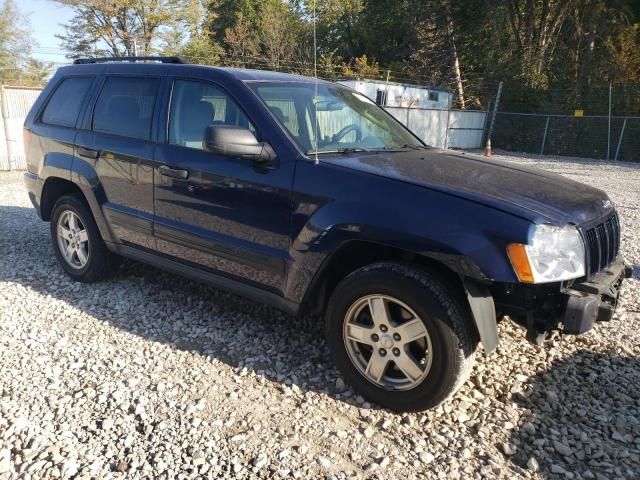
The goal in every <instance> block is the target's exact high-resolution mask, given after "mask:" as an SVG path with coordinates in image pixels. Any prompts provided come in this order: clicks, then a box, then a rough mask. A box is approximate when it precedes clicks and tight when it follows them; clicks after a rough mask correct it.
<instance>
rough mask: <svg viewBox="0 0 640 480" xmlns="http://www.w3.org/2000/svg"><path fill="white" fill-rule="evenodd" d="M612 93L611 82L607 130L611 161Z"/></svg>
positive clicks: (608, 150) (608, 151)
mask: <svg viewBox="0 0 640 480" xmlns="http://www.w3.org/2000/svg"><path fill="white" fill-rule="evenodd" d="M611 93H612V87H611V82H609V125H608V130H607V160H609V154H610V152H611Z"/></svg>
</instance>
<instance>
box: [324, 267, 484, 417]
mask: <svg viewBox="0 0 640 480" xmlns="http://www.w3.org/2000/svg"><path fill="white" fill-rule="evenodd" d="M383 305H384V308H381V306H383ZM373 311H376V312H379V313H378V314H377V315H373V314H372V312H373ZM380 312H383V313H380ZM374 317H375V318H376V319H377V322H376V320H374ZM414 317H417V318H414ZM471 320H472V319H471V318H470V313H469V312H468V309H467V308H465V307H464V306H463V305H462V304H461V303H460V300H459V296H458V295H456V294H455V293H454V292H453V291H452V290H451V289H450V288H449V287H447V285H446V284H445V282H443V281H441V280H440V279H438V277H436V276H435V275H432V274H429V273H427V272H424V271H422V270H418V269H415V268H412V267H409V266H406V265H402V264H397V263H386V262H385V263H377V264H372V265H369V266H366V267H363V268H361V269H359V270H357V271H355V272H353V273H352V274H350V275H349V276H347V277H346V278H345V279H344V280H342V282H340V284H339V285H338V286H337V287H336V289H335V291H334V292H333V294H332V296H331V299H330V301H329V305H328V308H327V313H326V323H325V325H326V338H327V342H328V345H329V349H330V351H331V354H332V356H333V359H334V361H335V363H336V366H337V367H338V369H339V370H340V372H341V373H342V375H343V376H344V377H345V379H346V380H347V381H348V382H349V383H350V384H351V386H353V388H354V389H355V390H356V391H357V392H358V393H360V394H361V395H363V396H364V397H366V398H368V399H370V400H372V401H374V402H375V403H377V404H378V405H381V406H383V407H386V408H389V409H391V410H395V411H419V410H426V409H429V408H433V407H435V406H437V405H439V404H440V403H442V402H444V401H445V400H446V399H447V398H449V397H450V396H451V395H453V394H454V393H455V392H456V391H457V390H458V389H459V388H460V386H462V384H463V383H464V382H465V381H466V380H467V378H468V376H469V373H470V371H471V367H472V366H473V357H474V351H475V347H476V345H477V340H476V336H475V335H474V330H473V327H472V323H471ZM385 322H386V323H389V325H385ZM363 328H364V330H363ZM382 328H386V330H385V331H383V330H381V329H382ZM369 335H371V336H369ZM402 335H404V339H403V338H402ZM390 337H391V338H390ZM354 338H355V339H357V340H354ZM411 338H416V340H414V341H412V342H411V343H405V342H408V341H409V339H411ZM392 339H393V340H392ZM361 342H362V343H361ZM382 350H384V352H382ZM429 352H430V353H429ZM383 353H384V356H383V355H382V354H383ZM396 361H397V362H398V363H396ZM385 362H386V363H385ZM381 365H386V366H385V367H381ZM401 365H402V366H403V369H400V368H399V367H400V366H401ZM416 367H417V369H416ZM405 372H409V373H405ZM403 376H404V377H405V378H404V379H403V378H402V377H403ZM376 379H377V380H376Z"/></svg>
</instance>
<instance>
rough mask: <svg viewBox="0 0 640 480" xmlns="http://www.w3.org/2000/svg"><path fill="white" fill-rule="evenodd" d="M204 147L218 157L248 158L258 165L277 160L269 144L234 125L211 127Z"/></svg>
mask: <svg viewBox="0 0 640 480" xmlns="http://www.w3.org/2000/svg"><path fill="white" fill-rule="evenodd" d="M202 147H203V149H204V150H205V151H207V152H210V153H214V154H217V155H225V156H229V157H238V158H246V159H249V160H253V161H255V162H257V163H267V162H270V161H273V160H275V152H274V151H273V149H272V148H271V146H270V145H269V144H268V143H267V142H258V139H257V138H256V137H255V135H254V134H253V133H252V132H251V130H249V129H247V128H242V127H236V126H232V125H209V126H207V128H206V129H205V132H204V140H203V141H202Z"/></svg>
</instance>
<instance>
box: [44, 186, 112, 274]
mask: <svg viewBox="0 0 640 480" xmlns="http://www.w3.org/2000/svg"><path fill="white" fill-rule="evenodd" d="M71 214H72V215H75V217H76V219H75V221H76V226H77V234H76V235H75V236H74V238H73V240H71V241H72V242H75V243H74V244H75V245H80V244H82V247H80V248H79V249H77V250H76V253H75V254H74V255H73V256H72V259H71V261H69V260H68V259H67V258H68V255H66V254H65V253H64V252H63V249H64V245H65V244H67V245H68V244H69V242H70V240H69V239H70V238H71V237H69V235H73V233H71V234H70V233H69V232H70V231H71V232H73V231H74V230H73V229H70V228H69V226H70V224H69V220H70V218H72V217H71ZM61 217H62V219H61ZM61 222H62V225H61V226H62V228H63V230H62V231H64V232H67V233H65V234H64V235H63V237H66V238H64V240H63V241H61V240H60V238H59V235H58V231H59V225H60V224H61ZM50 227H51V241H52V244H53V251H54V253H55V256H56V258H57V260H58V263H59V264H60V266H61V267H62V269H63V270H64V271H65V272H66V273H67V275H69V276H70V277H71V278H72V279H74V280H77V281H80V282H87V283H91V282H98V281H100V280H103V279H104V278H106V277H107V276H108V275H109V274H110V273H111V270H112V268H113V267H115V265H117V264H118V261H117V257H116V256H115V255H113V254H112V253H111V252H110V251H109V250H108V249H107V247H106V245H105V243H104V240H102V237H101V236H100V232H99V230H98V227H97V225H96V222H95V220H94V218H93V215H92V214H91V211H90V210H89V207H88V206H87V205H86V203H85V202H84V201H83V199H82V198H81V197H80V196H79V195H65V196H63V197H60V198H59V199H58V201H57V202H56V203H55V205H54V206H53V213H52V215H51V225H50ZM83 231H84V232H86V236H85V234H82V232H83ZM84 238H86V243H85V242H83V240H84ZM65 250H66V249H65ZM72 250H73V249H72ZM78 250H82V252H83V253H82V254H79V253H80V252H79V251H78ZM82 255H84V256H83V257H82ZM81 257H82V258H84V259H86V260H85V262H84V263H83V262H82V258H81Z"/></svg>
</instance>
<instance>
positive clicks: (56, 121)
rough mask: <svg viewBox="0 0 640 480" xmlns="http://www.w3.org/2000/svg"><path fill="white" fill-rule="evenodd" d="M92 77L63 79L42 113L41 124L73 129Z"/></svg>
mask: <svg viewBox="0 0 640 480" xmlns="http://www.w3.org/2000/svg"><path fill="white" fill-rule="evenodd" d="M91 82H93V77H72V78H65V79H64V80H62V82H60V85H58V87H57V88H56V90H55V91H54V92H53V95H52V96H51V99H50V100H49V102H48V103H47V106H46V107H45V109H44V112H42V117H41V120H42V123H46V124H49V125H59V126H62V127H75V126H76V121H77V120H78V115H79V114H80V109H81V108H82V103H83V102H84V99H85V97H86V96H87V92H88V91H89V87H91Z"/></svg>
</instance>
